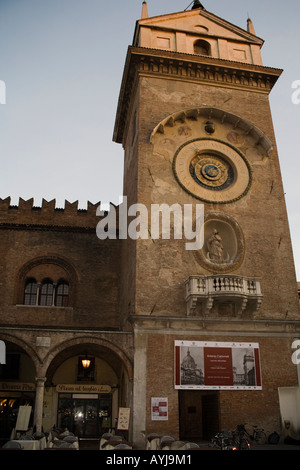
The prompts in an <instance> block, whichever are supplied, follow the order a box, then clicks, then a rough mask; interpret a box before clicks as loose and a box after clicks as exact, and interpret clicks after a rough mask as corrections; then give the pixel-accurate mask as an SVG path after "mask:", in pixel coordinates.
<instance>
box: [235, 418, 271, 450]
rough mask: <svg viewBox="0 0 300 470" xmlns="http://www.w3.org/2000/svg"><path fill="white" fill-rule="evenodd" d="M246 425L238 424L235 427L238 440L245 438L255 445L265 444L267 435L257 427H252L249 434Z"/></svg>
mask: <svg viewBox="0 0 300 470" xmlns="http://www.w3.org/2000/svg"><path fill="white" fill-rule="evenodd" d="M246 425H247V423H246V424H239V425H238V426H237V432H238V434H239V436H240V438H245V437H246V438H247V439H248V440H249V442H250V441H254V442H256V444H260V445H261V444H265V443H266V441H267V435H266V433H265V431H264V429H263V428H258V427H257V426H254V425H252V428H253V432H252V434H250V432H249V431H248V430H247V429H246V427H245V426H246Z"/></svg>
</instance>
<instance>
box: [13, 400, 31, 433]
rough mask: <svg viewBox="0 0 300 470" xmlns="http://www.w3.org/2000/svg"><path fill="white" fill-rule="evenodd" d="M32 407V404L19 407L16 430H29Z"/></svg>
mask: <svg viewBox="0 0 300 470" xmlns="http://www.w3.org/2000/svg"><path fill="white" fill-rule="evenodd" d="M31 409H32V407H31V406H20V407H19V412H18V418H17V424H16V431H27V429H28V425H29V420H30V415H31Z"/></svg>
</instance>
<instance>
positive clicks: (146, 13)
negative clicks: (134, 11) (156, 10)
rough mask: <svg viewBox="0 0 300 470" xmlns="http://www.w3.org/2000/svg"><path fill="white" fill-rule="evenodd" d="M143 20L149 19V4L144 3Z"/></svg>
mask: <svg viewBox="0 0 300 470" xmlns="http://www.w3.org/2000/svg"><path fill="white" fill-rule="evenodd" d="M143 18H149V13H148V5H147V2H146V1H144V2H143V8H142V19H143Z"/></svg>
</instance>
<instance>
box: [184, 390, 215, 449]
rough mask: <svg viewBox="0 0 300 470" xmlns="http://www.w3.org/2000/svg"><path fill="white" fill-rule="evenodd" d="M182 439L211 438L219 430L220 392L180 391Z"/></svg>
mask: <svg viewBox="0 0 300 470" xmlns="http://www.w3.org/2000/svg"><path fill="white" fill-rule="evenodd" d="M179 426H180V439H183V440H189V439H198V440H210V439H211V438H212V437H213V436H214V435H215V434H216V433H217V432H218V431H219V392H217V391H216V392H215V391H206V390H180V391H179Z"/></svg>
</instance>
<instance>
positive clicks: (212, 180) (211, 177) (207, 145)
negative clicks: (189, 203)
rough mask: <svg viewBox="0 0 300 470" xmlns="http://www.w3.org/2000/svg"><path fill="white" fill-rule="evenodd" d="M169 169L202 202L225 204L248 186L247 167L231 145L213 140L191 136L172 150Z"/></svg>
mask: <svg viewBox="0 0 300 470" xmlns="http://www.w3.org/2000/svg"><path fill="white" fill-rule="evenodd" d="M173 171H174V174H175V177H176V179H177V181H178V182H179V184H180V185H181V186H182V187H183V188H184V189H185V191H187V192H188V193H190V194H192V195H193V196H195V197H196V198H198V199H201V200H202V201H204V202H210V203H211V202H212V203H219V204H220V203H221V204H222V203H223V204H224V203H229V202H233V201H236V200H238V199H240V198H241V197H243V196H244V195H245V194H246V193H247V192H248V190H249V187H250V185H251V169H250V165H249V163H248V161H247V160H246V158H245V157H244V155H243V154H242V153H241V152H240V151H239V150H238V149H236V148H235V147H233V146H232V145H230V144H228V143H225V142H223V141H219V140H215V139H208V138H202V139H200V138H199V139H194V140H191V141H189V142H186V143H184V144H183V145H181V146H180V147H179V149H178V150H177V151H176V153H175V156H174V159H173Z"/></svg>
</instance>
